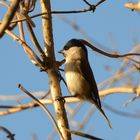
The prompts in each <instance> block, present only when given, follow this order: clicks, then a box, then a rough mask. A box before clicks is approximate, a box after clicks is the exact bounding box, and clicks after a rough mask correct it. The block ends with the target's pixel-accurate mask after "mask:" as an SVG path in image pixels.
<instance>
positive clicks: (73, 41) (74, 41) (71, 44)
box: [63, 38, 87, 54]
mask: <svg viewBox="0 0 140 140" xmlns="http://www.w3.org/2000/svg"><path fill="white" fill-rule="evenodd" d="M74 46H77V47H81V48H83V49H84V51H85V52H86V54H87V48H86V47H85V45H84V44H83V43H82V42H81V41H80V40H79V39H75V38H74V39H71V40H69V41H68V42H67V43H66V45H65V46H64V48H63V50H68V49H69V48H71V47H74Z"/></svg>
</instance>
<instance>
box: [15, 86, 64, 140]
mask: <svg viewBox="0 0 140 140" xmlns="http://www.w3.org/2000/svg"><path fill="white" fill-rule="evenodd" d="M18 88H20V89H21V90H22V91H23V92H24V93H26V94H27V95H28V96H30V97H31V98H32V99H33V100H35V101H36V102H37V104H38V105H39V106H40V107H41V108H42V109H43V110H44V111H45V112H46V113H47V114H48V116H49V118H50V119H51V120H52V122H53V124H54V126H55V128H56V130H57V132H58V134H59V135H60V137H61V138H62V139H63V140H64V138H63V135H62V133H61V131H60V130H59V127H58V125H57V123H56V121H55V119H54V118H53V116H52V115H51V113H50V112H49V110H48V109H47V108H46V107H45V105H44V104H42V103H41V102H40V101H39V100H38V99H37V98H36V97H35V96H33V95H32V94H31V93H30V92H28V91H27V90H26V89H25V88H24V87H23V86H22V85H21V84H18Z"/></svg>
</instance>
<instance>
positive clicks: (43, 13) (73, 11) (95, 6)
mask: <svg viewBox="0 0 140 140" xmlns="http://www.w3.org/2000/svg"><path fill="white" fill-rule="evenodd" d="M104 1H105V0H101V1H100V2H98V3H97V4H95V5H91V6H90V7H89V8H86V9H81V10H72V11H50V12H42V13H39V14H35V15H33V16H30V18H36V17H39V16H43V15H46V14H49V13H50V14H80V13H86V12H90V11H93V7H94V8H97V6H99V5H100V4H101V3H103V2H104ZM24 20H27V19H26V18H22V19H20V20H13V21H12V22H11V23H15V22H20V21H24Z"/></svg>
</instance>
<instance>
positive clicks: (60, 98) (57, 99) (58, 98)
mask: <svg viewBox="0 0 140 140" xmlns="http://www.w3.org/2000/svg"><path fill="white" fill-rule="evenodd" d="M55 101H63V103H65V99H64V97H62V96H57V97H56V98H55Z"/></svg>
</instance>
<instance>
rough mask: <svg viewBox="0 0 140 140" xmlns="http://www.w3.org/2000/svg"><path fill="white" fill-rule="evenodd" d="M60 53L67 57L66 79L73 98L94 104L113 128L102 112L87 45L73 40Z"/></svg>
mask: <svg viewBox="0 0 140 140" xmlns="http://www.w3.org/2000/svg"><path fill="white" fill-rule="evenodd" d="M59 53H62V54H63V55H64V57H65V68H64V71H65V78H66V83H67V87H68V90H69V92H70V93H71V95H72V97H77V98H79V99H81V100H87V101H89V102H91V103H93V104H94V105H95V106H96V108H97V109H98V110H99V111H100V112H101V114H102V115H103V116H104V117H105V119H106V121H107V122H108V124H109V126H110V128H112V126H111V123H110V121H109V119H108V118H107V116H106V115H105V113H104V111H103V110H102V106H101V102H100V98H99V92H98V88H97V85H96V81H95V79H94V75H93V72H92V70H91V67H90V64H89V61H88V52H87V48H86V47H85V45H84V44H83V43H82V42H81V41H80V40H78V39H71V40H70V41H68V42H67V43H66V45H65V46H64V48H63V50H61V51H60V52H59Z"/></svg>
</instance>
